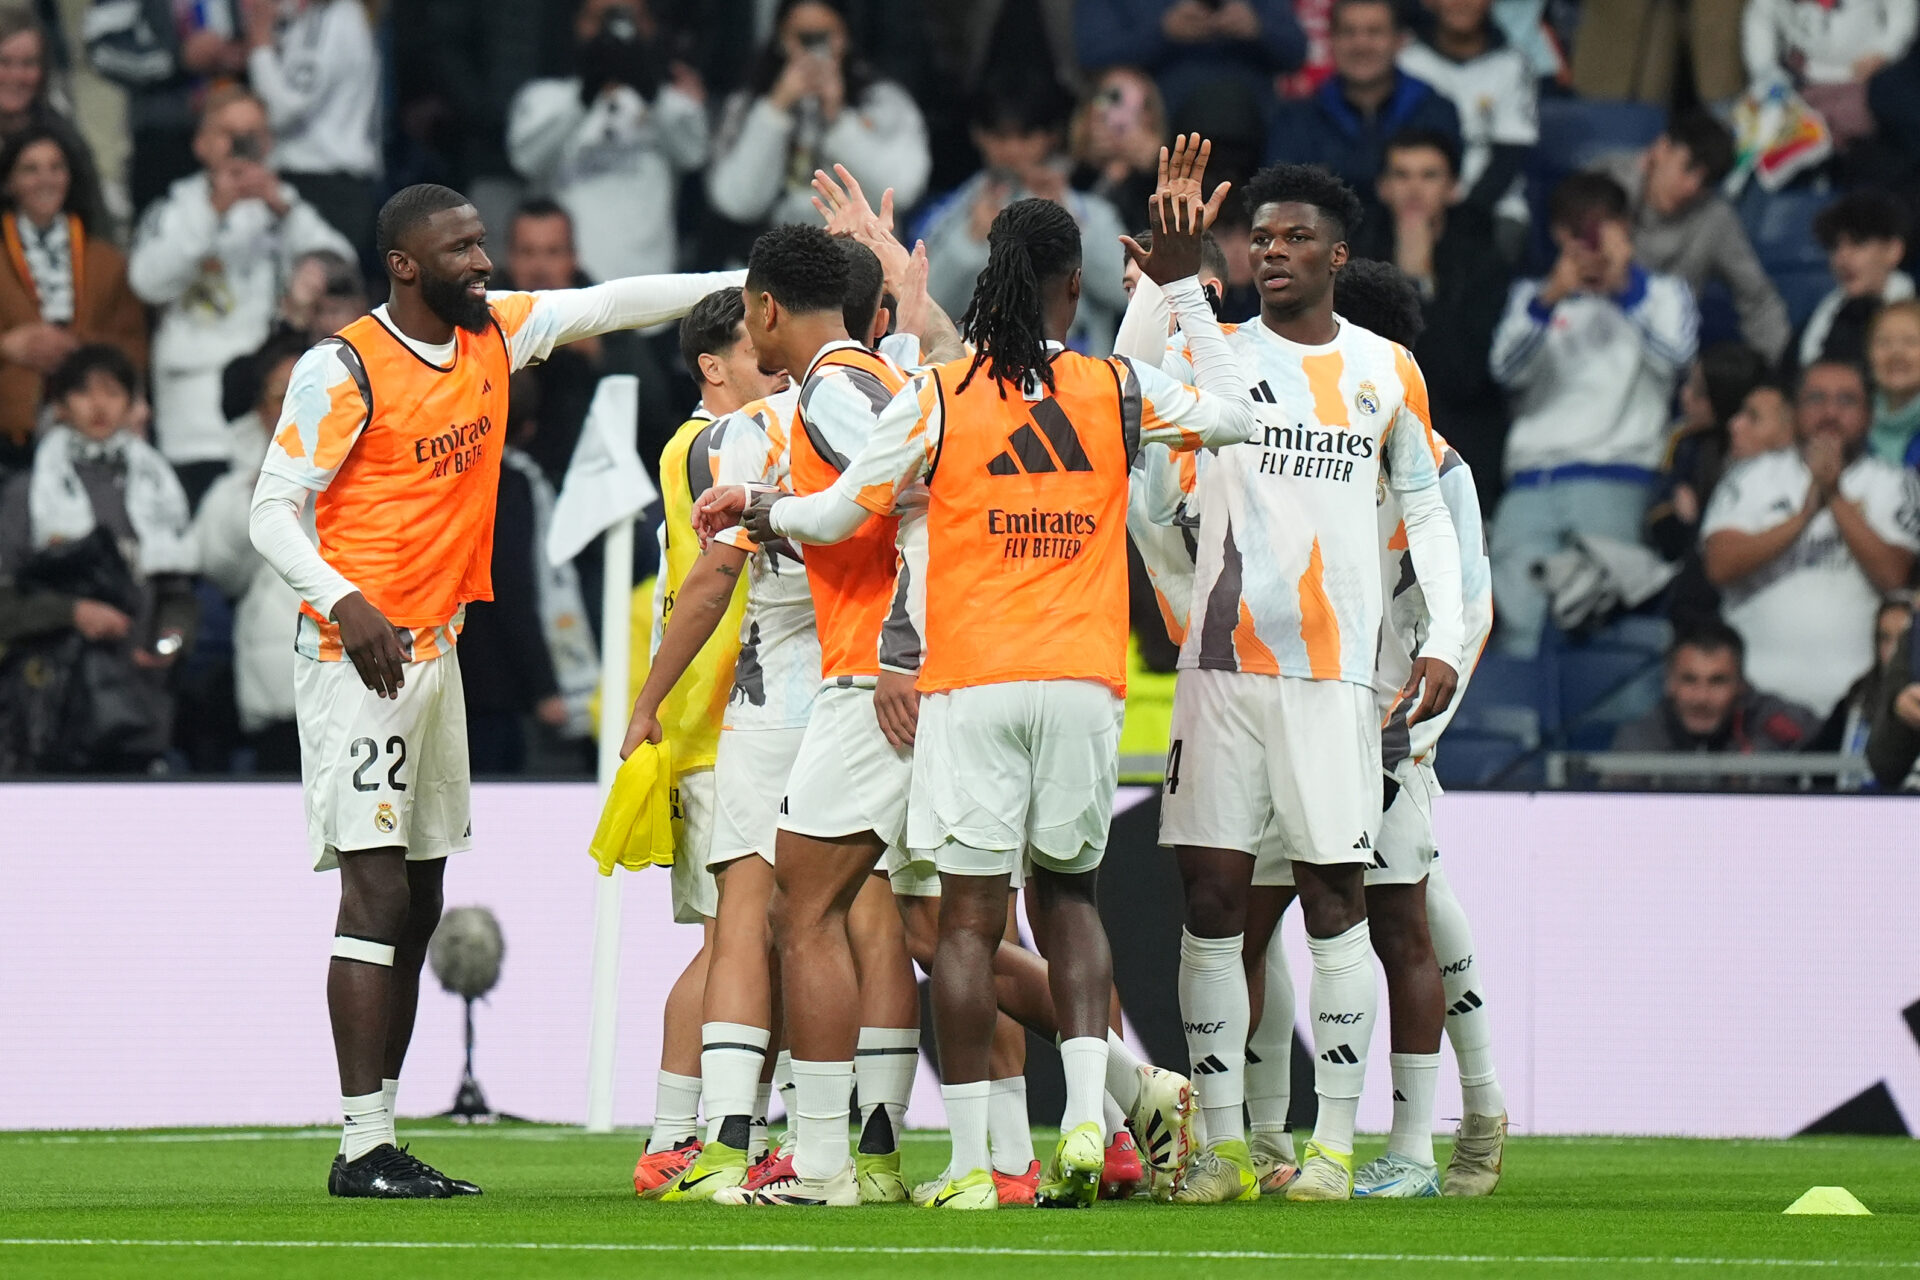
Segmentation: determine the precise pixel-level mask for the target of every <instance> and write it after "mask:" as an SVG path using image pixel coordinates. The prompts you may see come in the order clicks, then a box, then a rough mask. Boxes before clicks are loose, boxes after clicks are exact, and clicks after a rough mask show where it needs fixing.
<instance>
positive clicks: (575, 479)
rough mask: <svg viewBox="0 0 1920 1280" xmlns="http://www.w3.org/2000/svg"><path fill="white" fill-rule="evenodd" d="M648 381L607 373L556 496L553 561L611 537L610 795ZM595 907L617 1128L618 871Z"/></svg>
mask: <svg viewBox="0 0 1920 1280" xmlns="http://www.w3.org/2000/svg"><path fill="white" fill-rule="evenodd" d="M639 405H640V380H639V379H638V378H635V377H633V376H632V375H630V374H614V375H611V376H609V377H605V378H602V379H601V380H600V385H599V387H598V389H597V390H596V391H595V392H594V396H593V405H592V407H591V408H589V409H588V410H587V420H586V425H585V427H584V428H583V429H582V430H581V432H580V442H579V443H578V444H577V445H575V446H574V450H573V460H572V461H571V462H570V463H568V464H567V474H566V478H565V480H564V482H563V483H562V484H561V486H560V496H559V498H558V499H557V500H556V501H555V502H554V506H553V521H552V523H551V525H549V526H548V529H547V559H548V560H549V561H550V562H551V563H553V564H563V563H565V562H566V561H568V560H571V559H573V558H574V557H575V556H577V555H579V554H580V552H581V551H582V550H583V549H584V548H585V547H586V545H587V544H588V543H589V542H592V541H593V540H594V539H595V538H597V537H599V536H600V535H601V534H602V533H604V534H605V535H606V541H605V543H604V552H605V565H604V569H605V573H604V585H603V586H602V589H601V593H600V752H599V757H600V764H599V781H600V795H601V798H602V799H603V800H604V799H605V797H606V794H607V792H608V791H609V790H610V789H611V788H612V787H613V775H614V774H615V773H617V772H618V771H619V769H620V744H621V742H622V740H624V739H625V737H626V734H627V671H628V662H627V656H628V652H629V649H630V646H631V644H632V632H633V627H632V608H633V605H632V596H633V524H634V517H636V516H637V515H639V514H640V512H642V511H643V510H645V509H646V508H647V507H648V506H650V505H651V504H652V503H653V502H654V501H655V500H656V499H657V498H659V496H660V491H659V490H658V489H656V488H655V487H654V484H653V480H652V479H651V478H650V477H649V476H648V475H647V470H646V468H645V467H643V466H641V465H640V454H639V452H638V451H637V450H636V449H635V447H634V434H635V429H636V426H637V419H638V413H639ZM598 879H599V886H598V889H597V891H596V892H597V894H598V896H597V898H596V899H595V902H594V912H593V1020H592V1022H591V1024H590V1025H589V1027H588V1032H587V1130H588V1132H590V1133H609V1132H611V1131H612V1130H613V1069H614V1031H615V1022H616V1014H617V1013H618V1011H619V1004H620V889H621V885H622V884H623V883H624V881H623V878H622V877H620V876H618V875H612V876H600V877H598Z"/></svg>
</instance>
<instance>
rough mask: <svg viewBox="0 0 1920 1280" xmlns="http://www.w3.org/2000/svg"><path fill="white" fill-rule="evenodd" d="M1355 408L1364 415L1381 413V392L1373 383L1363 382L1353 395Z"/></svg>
mask: <svg viewBox="0 0 1920 1280" xmlns="http://www.w3.org/2000/svg"><path fill="white" fill-rule="evenodd" d="M1353 403H1354V407H1355V408H1357V409H1359V410H1360V412H1362V413H1378V412H1380V391H1379V388H1377V387H1375V386H1374V385H1373V384H1372V383H1371V382H1363V383H1361V384H1360V389H1359V390H1358V391H1355V392H1354V393H1353Z"/></svg>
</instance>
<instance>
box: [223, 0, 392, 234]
mask: <svg viewBox="0 0 1920 1280" xmlns="http://www.w3.org/2000/svg"><path fill="white" fill-rule="evenodd" d="M241 12H242V14H243V15H244V17H245V19H246V22H245V26H246V41H247V78H248V80H249V81H250V82H251V83H252V85H253V91H254V92H255V93H257V94H259V95H260V101H261V103H262V104H263V105H264V106H265V107H266V109H267V122H268V123H269V124H270V125H272V126H273V138H274V143H273V167H274V169H275V171H276V172H278V173H279V174H280V175H281V177H283V178H285V179H286V180H287V181H288V182H290V183H292V184H293V186H294V188H295V189H296V190H298V191H299V192H300V194H301V196H302V197H304V198H305V199H306V201H307V203H308V204H310V205H312V206H313V208H314V210H315V211H316V212H317V213H319V215H320V216H321V217H322V218H324V219H325V220H326V221H327V223H328V224H329V225H330V226H332V227H333V228H334V229H335V230H337V231H339V232H340V234H342V235H344V236H345V237H346V238H347V240H348V241H349V242H350V243H351V244H352V245H353V246H354V247H355V249H357V250H359V251H360V253H362V254H364V255H367V256H369V257H370V256H371V251H372V248H373V214H374V206H373V180H374V178H376V177H377V176H378V175H379V172H380V152H379V139H378V137H377V136H376V133H375V124H374V109H375V107H376V106H377V105H378V104H379V101H380V55H379V52H378V51H377V50H376V49H375V48H374V43H373V27H372V25H371V24H370V23H369V22H368V20H367V0H241Z"/></svg>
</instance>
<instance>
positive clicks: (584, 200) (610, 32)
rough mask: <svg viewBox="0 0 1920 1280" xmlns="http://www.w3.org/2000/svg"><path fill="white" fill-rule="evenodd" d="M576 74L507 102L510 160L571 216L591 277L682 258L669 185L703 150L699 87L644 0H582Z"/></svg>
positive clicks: (655, 268) (647, 270) (674, 185)
mask: <svg viewBox="0 0 1920 1280" xmlns="http://www.w3.org/2000/svg"><path fill="white" fill-rule="evenodd" d="M575 35H576V37H577V39H578V42H579V43H578V49H577V54H576V56H577V59H578V64H579V69H580V74H578V75H574V76H568V77H565V78H563V79H558V78H557V79H547V80H534V81H531V82H529V83H528V84H527V85H526V86H525V87H524V88H522V89H521V90H520V92H519V94H518V95H517V96H516V97H515V98H514V100H513V107H512V109H511V110H510V111H509V112H508V114H507V154H508V155H509V156H510V157H511V158H512V160H513V166H514V168H516V169H518V170H519V171H520V173H521V174H522V175H523V176H524V177H525V178H526V179H527V180H528V181H529V182H531V183H532V184H534V186H535V187H537V188H540V189H543V190H545V191H546V192H547V193H548V194H550V195H551V196H552V197H553V198H554V199H555V200H558V201H559V202H560V204H561V205H562V206H564V207H565V208H566V211H567V213H568V214H569V215H570V216H571V217H572V219H573V229H574V234H575V236H576V237H577V239H578V245H577V248H578V250H579V254H580V261H581V264H582V265H584V266H585V268H586V271H587V274H588V275H590V276H592V277H593V278H594V279H596V280H617V279H620V278H622V277H624V276H642V275H659V274H663V273H666V272H671V271H676V270H678V269H679V250H678V245H677V242H676V238H675V227H674V217H675V214H674V203H675V202H674V196H675V194H676V192H677V191H678V189H679V186H680V175H681V174H683V173H686V172H688V171H690V170H693V169H698V168H699V167H700V166H701V165H703V164H705V163H706V162H707V147H708V136H707V134H708V131H707V113H706V108H705V107H704V106H703V105H702V103H703V101H704V98H705V90H704V89H703V88H702V87H701V84H700V80H699V77H698V76H696V75H694V74H693V73H692V72H691V71H689V70H688V69H686V68H685V67H678V66H676V67H674V68H672V69H671V70H669V68H668V67H667V64H666V59H665V57H664V55H663V54H662V53H661V52H660V51H659V48H658V45H657V43H656V34H655V29H654V23H653V20H652V17H651V15H650V14H649V12H648V10H647V8H646V6H645V5H644V4H642V3H641V2H640V0H587V3H586V4H584V5H582V6H581V9H580V15H579V17H578V19H577V20H576V23H575Z"/></svg>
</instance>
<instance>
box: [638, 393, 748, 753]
mask: <svg viewBox="0 0 1920 1280" xmlns="http://www.w3.org/2000/svg"><path fill="white" fill-rule="evenodd" d="M711 426H713V422H712V421H711V420H710V419H707V418H693V419H691V420H689V421H688V422H687V423H686V424H685V425H683V426H682V427H681V428H680V430H679V431H677V432H675V433H674V436H673V439H672V440H670V441H668V442H667V447H666V448H665V449H664V450H663V451H662V452H661V454H660V498H661V502H662V504H663V505H664V506H665V508H666V525H667V539H666V542H667V554H666V562H665V563H664V564H662V565H661V566H660V572H661V574H662V576H663V578H664V580H665V582H666V590H665V592H664V593H663V600H664V603H663V605H662V608H661V616H660V619H659V625H660V629H661V630H662V631H665V629H666V625H667V622H668V620H669V619H671V618H672V617H673V602H674V598H675V597H676V596H678V595H679V594H680V587H681V584H683V583H684V582H686V580H687V574H689V573H691V572H692V571H693V566H694V563H695V562H696V561H697V560H699V559H700V537H699V535H698V534H696V533H694V531H693V501H694V499H695V498H697V497H698V496H699V495H700V494H702V493H705V492H706V491H707V489H708V488H710V487H711V486H712V484H713V465H712V463H711V461H710V460H709V457H708V453H707V444H708V439H709V434H708V428H710V427H711ZM746 611H747V592H746V584H745V575H742V579H741V582H740V584H739V585H737V586H735V588H734V591H733V603H732V604H731V605H729V606H728V607H727V612H726V616H724V617H723V618H721V619H720V625H718V626H717V627H715V628H714V629H713V636H712V637H711V638H710V639H709V640H708V641H707V643H706V644H705V645H704V646H702V647H701V650H700V652H699V654H698V655H696V656H695V657H694V660H693V665H692V666H690V667H688V668H687V673H686V674H685V675H683V676H681V677H680V683H679V684H676V685H675V686H674V687H673V692H671V693H669V694H668V695H667V697H666V701H664V702H662V703H661V704H660V728H661V730H662V731H663V732H664V733H665V734H666V740H667V741H668V742H670V743H672V744H673V769H674V774H673V776H674V777H676V778H678V777H679V776H680V775H681V774H683V773H692V772H694V771H696V770H699V769H711V768H713V758H714V754H715V752H716V750H717V749H718V748H719V745H720V720H721V717H722V716H723V715H724V714H725V712H726V709H727V699H728V698H730V697H731V696H732V695H733V664H734V661H735V659H736V658H738V657H739V655H740V620H741V618H742V617H743V616H744V615H745V613H746Z"/></svg>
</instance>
